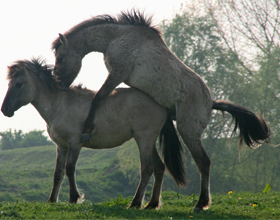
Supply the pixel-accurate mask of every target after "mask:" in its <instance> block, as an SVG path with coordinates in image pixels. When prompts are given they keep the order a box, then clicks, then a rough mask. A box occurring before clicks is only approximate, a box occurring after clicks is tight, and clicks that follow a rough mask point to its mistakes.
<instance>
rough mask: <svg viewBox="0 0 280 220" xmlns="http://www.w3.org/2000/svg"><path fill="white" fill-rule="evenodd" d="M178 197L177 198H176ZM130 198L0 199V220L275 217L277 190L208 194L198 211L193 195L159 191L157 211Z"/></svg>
mask: <svg viewBox="0 0 280 220" xmlns="http://www.w3.org/2000/svg"><path fill="white" fill-rule="evenodd" d="M178 196H179V198H178ZM130 201H131V197H130V198H125V199H122V198H121V196H119V197H118V198H116V199H113V200H110V201H108V202H103V203H91V202H89V201H87V200H86V201H85V202H84V203H82V204H76V205H75V204H69V203H67V202H62V203H58V204H49V203H45V202H26V201H16V202H2V203H0V218H1V219H10V218H16V219H279V218H280V193H276V192H269V193H257V194H250V193H235V192H233V193H230V194H226V195H218V194H216V195H212V206H211V208H210V209H209V210H206V211H204V212H201V213H194V212H193V211H192V209H193V205H194V204H195V203H196V202H197V196H193V195H192V196H182V195H178V194H177V193H175V192H163V195H162V206H161V208H160V209H159V210H144V209H141V210H138V209H127V208H126V207H127V205H128V204H129V202H130Z"/></svg>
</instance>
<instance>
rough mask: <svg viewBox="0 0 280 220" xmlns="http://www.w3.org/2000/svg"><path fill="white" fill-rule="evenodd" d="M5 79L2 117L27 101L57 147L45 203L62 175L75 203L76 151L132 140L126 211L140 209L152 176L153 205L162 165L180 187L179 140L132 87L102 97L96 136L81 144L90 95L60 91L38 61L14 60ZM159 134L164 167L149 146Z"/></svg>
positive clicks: (159, 111) (162, 112)
mask: <svg viewBox="0 0 280 220" xmlns="http://www.w3.org/2000/svg"><path fill="white" fill-rule="evenodd" d="M8 80H9V88H8V91H7V94H6V96H5V99H4V101H3V104H2V108H1V110H2V112H3V113H4V115H6V116H8V117H12V116H13V115H14V112H15V111H16V110H18V109H19V108H21V107H22V106H24V105H27V104H28V103H31V104H32V105H33V106H34V107H35V108H36V109H37V111H38V112H39V113H40V115H41V116H42V118H43V119H44V120H45V121H46V123H47V128H48V133H49V135H50V137H51V139H52V140H53V141H54V142H55V143H56V144H57V159H56V168H55V173H54V182H53V189H52V192H51V195H50V197H49V201H50V202H57V200H58V194H59V190H60V187H61V184H62V181H63V178H64V175H65V173H66V175H67V177H68V181H69V186H70V202H71V203H76V202H78V200H79V199H80V198H81V195H80V194H79V192H78V190H77V186H76V181H75V165H76V162H77V159H78V156H79V153H80V150H81V148H82V147H87V148H92V149H101V148H113V147H116V146H119V145H121V144H122V143H124V142H125V141H127V140H129V139H131V138H132V137H134V139H135V141H136V142H137V144H138V148H139V152H140V162H141V178H140V183H139V185H138V188H137V191H136V194H135V196H134V198H133V201H132V203H131V205H130V207H137V208H140V207H141V203H142V200H143V197H144V192H145V190H146V186H147V184H148V182H149V179H150V177H151V175H152V174H153V175H154V177H155V179H154V186H153V192H152V197H151V199H150V201H149V203H148V204H147V206H146V208H157V207H158V206H159V199H160V193H161V184H162V180H163V174H164V171H165V165H166V167H167V169H168V171H169V173H170V174H171V176H172V177H173V179H174V180H175V182H176V183H177V185H179V186H180V185H181V186H182V185H185V184H186V181H185V171H184V166H183V162H182V156H181V152H182V149H181V145H180V141H179V139H178V137H177V133H176V129H175V127H174V125H173V123H172V121H171V120H168V121H166V119H167V110H166V109H165V108H163V107H162V106H160V105H159V104H158V103H156V102H155V101H154V100H153V99H151V98H150V97H149V96H148V95H146V94H144V93H143V92H141V91H139V90H138V89H133V88H123V89H116V90H114V91H113V92H112V93H111V94H110V95H109V96H108V97H107V98H105V99H104V100H103V101H102V102H101V103H100V107H99V109H98V111H97V113H96V132H95V133H94V135H92V137H91V139H90V140H89V141H88V142H86V143H82V144H81V143H80V136H81V134H82V130H83V125H84V121H85V119H86V117H87V112H88V111H89V109H90V105H91V101H92V98H93V96H94V94H95V92H93V91H90V90H87V89H82V88H80V87H72V88H70V89H65V88H62V87H61V86H60V85H59V84H58V82H57V81H56V80H55V78H54V76H53V75H52V70H51V69H50V68H49V66H48V65H46V64H44V62H42V61H40V60H38V59H33V60H32V61H27V60H23V61H17V62H15V63H14V64H13V65H12V66H10V67H9V72H8ZM159 135H161V138H160V139H161V140H162V141H161V146H162V151H163V155H164V156H163V158H164V163H165V165H164V163H163V162H162V161H161V159H160V157H159V155H158V153H157V149H156V146H155V145H156V139H157V137H158V136H159Z"/></svg>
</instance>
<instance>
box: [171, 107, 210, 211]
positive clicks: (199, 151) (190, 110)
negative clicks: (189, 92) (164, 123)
mask: <svg viewBox="0 0 280 220" xmlns="http://www.w3.org/2000/svg"><path fill="white" fill-rule="evenodd" d="M209 106H210V105H208V108H206V107H205V105H204V106H203V105H199V104H197V103H191V105H188V104H186V103H180V104H178V105H177V109H176V111H177V112H176V117H177V129H178V132H179V133H180V135H181V137H182V139H183V141H184V143H185V144H186V146H187V148H188V150H189V152H190V154H191V155H192V157H193V159H194V161H195V163H196V165H197V168H198V171H199V173H200V195H199V201H198V203H197V205H196V206H195V209H194V210H195V211H201V210H203V209H207V208H209V206H210V203H211V198H210V164H211V161H210V159H209V157H208V155H207V153H206V152H205V150H204V148H203V146H202V142H201V135H202V133H203V131H204V129H205V127H206V125H207V123H208V121H209V118H210V114H211V108H210V107H209Z"/></svg>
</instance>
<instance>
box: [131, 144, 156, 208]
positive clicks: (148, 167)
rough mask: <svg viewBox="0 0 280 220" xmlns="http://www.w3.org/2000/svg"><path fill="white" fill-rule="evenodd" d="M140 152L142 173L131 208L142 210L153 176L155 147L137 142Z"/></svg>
mask: <svg viewBox="0 0 280 220" xmlns="http://www.w3.org/2000/svg"><path fill="white" fill-rule="evenodd" d="M136 142H137V143H138V147H139V152H140V162H141V171H140V182H139V184H138V187H137V190H136V193H135V195H134V197H133V200H132V202H131V204H130V206H129V208H131V207H135V208H141V206H142V201H143V197H144V194H145V191H146V188H147V185H148V183H149V180H150V177H151V176H152V174H153V161H152V156H151V155H152V153H153V151H152V149H153V147H152V146H153V145H154V144H153V145H147V144H145V143H141V141H137V139H136Z"/></svg>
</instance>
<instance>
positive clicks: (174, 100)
mask: <svg viewBox="0 0 280 220" xmlns="http://www.w3.org/2000/svg"><path fill="white" fill-rule="evenodd" d="M52 49H53V51H54V53H55V58H56V61H55V67H54V74H55V75H56V76H58V78H59V79H60V81H61V85H62V86H64V87H68V86H69V85H70V84H71V83H72V82H73V80H74V79H75V77H76V76H77V75H78V73H79V71H80V68H81V62H82V59H83V58H84V56H85V55H86V54H88V53H90V52H93V51H96V52H101V53H103V54H104V61H105V65H106V67H107V69H108V71H109V74H108V76H107V79H106V80H105V82H104V84H103V85H102V86H101V88H100V89H99V91H98V92H97V93H96V94H95V96H94V99H93V101H92V105H91V110H90V112H89V115H88V117H87V119H86V121H85V124H84V131H83V135H82V136H81V142H83V141H86V140H87V139H88V138H89V137H90V133H91V131H94V129H95V128H94V126H95V125H94V121H95V119H94V118H95V115H96V111H97V109H98V106H99V104H100V102H101V101H102V100H103V99H104V98H105V97H107V96H108V95H109V94H110V93H111V91H112V90H113V89H114V88H115V87H116V86H117V85H119V84H120V83H121V82H124V83H126V84H127V85H129V86H131V87H135V88H138V89H139V90H141V91H143V92H145V93H147V94H148V95H149V96H150V97H152V98H153V99H154V100H155V101H156V102H157V103H159V104H160V105H161V106H163V107H165V108H167V109H168V111H169V115H170V117H171V118H173V119H174V120H176V121H177V130H178V132H179V134H180V136H181V138H182V140H183V142H184V144H185V145H186V146H187V148H188V150H189V152H190V154H191V155H192V157H193V158H194V160H195V162H196V165H197V167H198V171H199V173H200V195H199V201H198V203H197V204H196V206H195V209H194V210H195V211H201V210H204V209H207V208H208V207H209V206H210V200H211V199H210V183H209V181H210V179H209V175H210V164H211V161H210V159H209V157H208V155H207V153H206V152H205V150H204V148H203V146H202V142H201V136H202V133H203V131H204V129H205V128H206V126H207V124H208V122H209V120H210V116H211V112H212V110H213V109H217V110H221V111H223V112H224V111H227V112H229V113H230V114H232V115H233V118H234V120H235V122H236V126H235V128H234V130H233V133H235V131H236V129H237V128H238V127H239V128H240V134H239V137H240V141H239V144H242V143H243V141H244V142H245V143H246V145H248V146H249V147H251V148H253V147H254V146H255V145H259V144H262V143H263V142H269V136H270V129H269V127H268V125H267V122H266V121H265V120H264V118H263V117H262V116H257V115H255V114H254V113H252V112H251V111H249V110H247V109H246V108H244V107H241V106H238V105H236V104H233V103H231V102H228V101H223V100H221V101H215V100H213V99H212V97H211V93H210V90H209V88H208V87H207V85H206V84H205V82H204V81H203V80H202V79H201V77H200V76H199V75H197V74H196V73H195V72H194V71H193V70H192V69H190V68H189V67H187V66H186V65H185V64H184V63H182V62H181V61H180V60H179V59H178V58H177V57H176V56H175V55H174V54H173V53H172V52H171V51H170V49H169V48H168V47H167V45H166V44H165V42H164V40H163V38H162V35H161V32H160V30H159V29H158V28H157V27H155V26H153V25H152V17H148V16H145V15H144V13H142V12H140V11H139V10H135V9H134V10H132V11H127V12H121V14H120V15H118V16H111V15H100V16H96V17H93V18H91V19H88V20H85V21H83V22H81V23H80V24H77V25H76V26H74V27H73V28H71V29H70V30H68V31H67V32H65V33H64V34H59V37H58V38H57V39H55V40H54V42H53V43H52Z"/></svg>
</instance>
